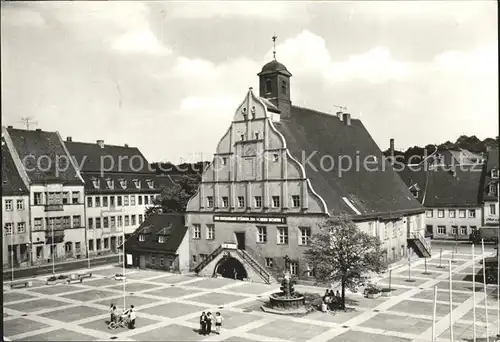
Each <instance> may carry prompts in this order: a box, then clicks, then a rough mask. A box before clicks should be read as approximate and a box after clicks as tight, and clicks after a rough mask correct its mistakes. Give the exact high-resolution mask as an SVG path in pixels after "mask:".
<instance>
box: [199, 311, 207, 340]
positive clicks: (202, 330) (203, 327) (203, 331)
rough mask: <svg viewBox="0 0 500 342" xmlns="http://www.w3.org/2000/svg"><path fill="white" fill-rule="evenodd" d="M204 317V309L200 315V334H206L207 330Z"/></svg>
mask: <svg viewBox="0 0 500 342" xmlns="http://www.w3.org/2000/svg"><path fill="white" fill-rule="evenodd" d="M206 318H207V316H206V315H205V311H203V312H202V313H201V316H200V335H206V331H207V322H206Z"/></svg>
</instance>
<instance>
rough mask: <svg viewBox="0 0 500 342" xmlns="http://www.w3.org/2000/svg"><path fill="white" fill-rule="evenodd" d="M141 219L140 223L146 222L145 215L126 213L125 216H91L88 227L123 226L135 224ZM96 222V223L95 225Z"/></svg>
mask: <svg viewBox="0 0 500 342" xmlns="http://www.w3.org/2000/svg"><path fill="white" fill-rule="evenodd" d="M137 219H139V224H141V223H142V222H144V215H143V214H139V215H124V216H108V217H102V218H101V217H89V218H88V228H89V229H99V228H121V227H123V226H125V227H128V226H135V225H136V224H137ZM94 224H95V225H94Z"/></svg>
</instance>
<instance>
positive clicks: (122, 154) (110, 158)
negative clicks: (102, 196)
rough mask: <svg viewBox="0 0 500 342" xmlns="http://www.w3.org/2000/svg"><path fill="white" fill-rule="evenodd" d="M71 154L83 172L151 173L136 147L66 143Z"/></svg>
mask: <svg viewBox="0 0 500 342" xmlns="http://www.w3.org/2000/svg"><path fill="white" fill-rule="evenodd" d="M65 145H66V147H67V148H68V151H69V154H70V155H71V156H72V157H73V158H74V160H75V161H76V163H77V165H78V167H79V168H80V171H82V172H101V170H103V171H105V172H106V173H107V172H120V173H150V172H152V171H153V170H149V163H148V161H147V160H146V158H145V157H144V156H143V155H142V153H141V151H139V149H138V148H136V147H125V146H114V145H105V144H104V145H103V147H100V146H99V145H98V144H94V143H83V142H73V141H66V142H65Z"/></svg>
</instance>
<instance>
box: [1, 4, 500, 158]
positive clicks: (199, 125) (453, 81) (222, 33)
mask: <svg viewBox="0 0 500 342" xmlns="http://www.w3.org/2000/svg"><path fill="white" fill-rule="evenodd" d="M1 6H2V8H1V10H2V11H1V15H2V17H1V48H2V50H1V51H2V54H1V61H2V65H1V66H2V73H1V80H2V121H3V124H4V125H13V126H15V127H23V124H22V122H21V121H20V120H21V117H25V116H30V117H32V118H33V120H35V121H36V122H37V124H36V126H33V128H35V127H36V128H42V129H44V130H52V131H55V130H57V131H59V132H60V133H61V135H62V136H63V137H66V136H72V137H73V140H74V141H88V142H94V141H95V140H97V139H103V140H104V141H105V142H106V143H109V144H116V145H121V144H124V143H128V144H129V145H132V146H137V147H139V148H140V149H141V151H142V152H143V153H144V154H145V156H146V157H147V158H148V159H149V160H150V161H158V160H162V161H167V160H170V161H173V162H178V161H179V160H180V158H184V160H190V161H191V160H198V159H199V158H200V156H202V157H203V159H210V158H211V155H212V153H213V152H214V149H215V146H216V144H217V142H218V140H219V138H220V137H221V136H222V134H223V133H224V132H225V130H226V129H227V127H228V125H229V124H230V121H231V118H232V116H233V112H234V110H235V108H236V106H237V105H238V103H239V102H241V100H242V99H243V97H244V96H245V94H246V92H247V90H248V88H249V87H254V88H255V89H257V85H258V78H257V76H256V73H257V72H259V71H260V69H261V67H262V65H263V64H264V63H266V62H268V61H269V60H270V59H271V58H272V41H271V36H272V35H273V33H275V32H276V34H277V35H278V36H279V38H278V42H277V43H278V44H277V59H278V60H279V61H280V62H282V63H284V64H285V65H286V66H287V67H288V69H289V70H290V71H291V72H292V74H293V77H292V79H291V94H292V102H293V103H294V104H296V105H299V106H305V107H310V108H313V109H317V110H321V111H325V112H331V113H334V112H335V111H336V108H335V107H334V105H336V104H337V105H338V104H340V105H346V106H347V108H348V111H349V112H351V113H352V115H353V117H356V118H361V119H362V120H363V123H364V125H365V126H366V127H367V129H368V130H369V131H370V133H371V135H372V136H373V138H374V139H375V140H376V142H377V143H378V145H379V147H380V148H381V149H386V148H387V146H388V142H389V138H391V137H394V138H395V140H396V148H398V149H406V148H407V147H409V146H413V145H423V144H427V143H441V142H444V141H446V140H453V141H454V140H455V139H456V138H457V137H458V136H459V135H461V134H468V135H472V134H475V135H477V136H478V137H479V138H481V139H484V138H486V137H488V136H491V137H494V136H496V135H498V66H497V65H498V52H497V51H498V36H497V25H498V22H497V4H496V2H495V1H457V2H453V1H443V2H431V1H414V2H401V1H398V2H396V1H394V2H381V1H377V2H362V1H357V2H325V3H318V2H316V3H312V2H293V3H284V2H260V1H259V2H257V1H255V2H241V1H235V2H206V1H204V2H201V1H198V2H144V3H142V2H136V1H134V2H118V1H112V2H49V3H47V2H43V3H29V2H23V3H5V2H2V4H1Z"/></svg>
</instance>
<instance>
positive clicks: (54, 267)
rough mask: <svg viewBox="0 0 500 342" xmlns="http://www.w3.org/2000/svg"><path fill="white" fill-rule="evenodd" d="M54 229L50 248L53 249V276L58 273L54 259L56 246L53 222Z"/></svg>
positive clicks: (52, 225)
mask: <svg viewBox="0 0 500 342" xmlns="http://www.w3.org/2000/svg"><path fill="white" fill-rule="evenodd" d="M51 227H52V241H51V244H50V247H51V248H52V251H51V254H52V274H55V273H56V263H55V258H54V252H55V249H56V247H55V245H54V223H53V222H52V224H51Z"/></svg>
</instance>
